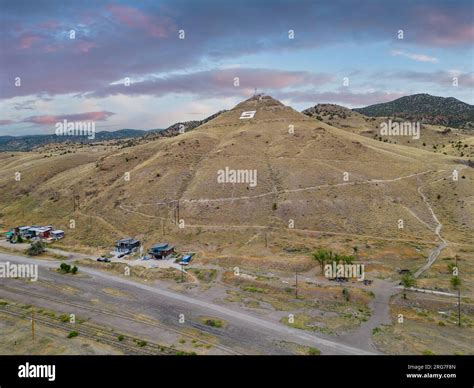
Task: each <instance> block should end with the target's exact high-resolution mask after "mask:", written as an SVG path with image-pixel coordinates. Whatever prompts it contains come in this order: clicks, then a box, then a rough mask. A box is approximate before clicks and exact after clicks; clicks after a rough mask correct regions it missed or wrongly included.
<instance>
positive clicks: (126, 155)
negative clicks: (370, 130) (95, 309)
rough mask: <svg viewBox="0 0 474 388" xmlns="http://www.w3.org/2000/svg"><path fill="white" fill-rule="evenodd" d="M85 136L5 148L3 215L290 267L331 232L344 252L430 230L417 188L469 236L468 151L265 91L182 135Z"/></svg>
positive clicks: (88, 240)
mask: <svg viewBox="0 0 474 388" xmlns="http://www.w3.org/2000/svg"><path fill="white" fill-rule="evenodd" d="M244 112H246V113H244ZM249 112H251V113H249ZM88 147H89V148H88ZM88 147H83V148H79V149H77V150H76V151H74V152H71V153H62V152H59V151H57V152H56V151H55V152H52V153H51V151H49V152H50V153H46V152H29V153H14V154H9V153H8V154H7V153H3V154H0V162H1V163H2V169H1V171H0V196H1V198H2V203H1V207H0V217H1V221H2V222H3V224H4V225H15V224H22V223H24V224H53V225H55V226H56V227H60V228H64V229H66V230H67V234H68V237H67V239H66V240H64V242H62V244H73V245H74V244H79V245H81V246H83V247H91V246H97V247H105V248H106V247H109V248H110V247H111V245H112V244H113V242H114V240H115V239H118V238H121V237H123V236H134V237H138V238H140V239H141V240H142V241H144V243H145V245H146V246H149V245H150V244H153V243H156V242H159V241H161V240H166V241H172V242H173V243H175V244H177V245H178V246H179V247H180V249H182V250H192V251H198V252H200V255H201V257H203V258H204V257H214V258H216V257H227V258H228V260H231V262H235V260H236V258H239V260H251V258H255V257H262V258H265V260H266V263H268V265H287V264H286V261H282V259H280V257H285V253H284V252H285V251H286V250H287V249H292V250H294V249H296V250H300V249H312V248H315V247H317V246H319V245H320V244H321V243H322V241H323V240H324V241H330V242H328V243H329V244H334V245H335V246H340V247H342V249H349V247H350V245H349V246H348V244H355V243H356V242H357V241H360V242H361V243H362V242H364V244H366V243H367V242H368V241H371V239H385V240H386V241H392V242H393V243H394V244H395V243H399V244H402V242H403V244H406V241H411V242H412V243H413V244H415V245H417V246H422V245H423V244H426V242H429V241H434V239H435V238H436V236H435V235H434V232H433V230H434V228H435V226H436V223H435V221H434V219H433V217H432V214H431V212H430V210H429V208H428V207H427V206H426V203H425V202H424V201H423V197H422V196H421V195H420V193H419V192H418V189H419V188H421V187H422V188H423V192H424V194H425V195H426V196H427V198H429V200H430V201H431V203H432V206H433V208H434V209H435V212H436V214H437V216H438V218H439V219H440V221H441V222H443V225H444V226H443V233H444V236H445V237H446V238H449V239H450V240H451V241H455V242H458V243H463V242H465V241H468V240H469V238H470V237H469V236H470V235H471V234H472V229H473V220H474V217H472V214H473V203H472V190H471V189H470V187H472V186H471V184H472V179H473V178H474V176H473V174H472V169H470V168H467V167H466V166H465V165H464V164H463V163H464V160H457V159H454V158H452V157H450V156H447V155H442V154H434V153H432V152H428V151H425V150H422V149H416V148H412V147H407V146H403V145H399V144H389V143H384V142H380V141H378V140H375V139H372V138H367V137H364V136H360V135H359V134H357V133H353V132H350V131H347V130H344V129H340V128H337V127H335V126H332V125H329V124H327V123H323V122H321V121H319V120H316V119H313V118H310V117H308V116H305V115H303V114H301V113H299V112H297V111H295V110H294V109H292V108H291V107H288V106H285V105H283V104H281V103H280V102H279V101H277V100H275V99H273V98H271V97H269V96H255V97H252V98H250V99H248V100H246V101H244V102H242V103H240V104H238V105H237V106H235V107H234V108H233V109H231V110H229V111H226V112H224V113H221V114H219V115H218V116H217V117H215V118H214V119H212V120H209V121H207V122H206V123H205V124H203V125H201V126H199V127H197V128H195V129H194V130H192V131H189V132H185V133H184V134H180V135H179V136H173V137H159V138H157V139H153V140H150V141H146V142H142V143H140V144H137V145H132V146H130V147H127V148H123V149H117V148H113V149H109V148H104V147H99V146H88ZM466 162H467V161H466ZM454 168H458V169H460V170H461V169H462V175H463V176H465V178H463V179H461V178H460V179H459V182H458V183H454V182H452V180H450V179H446V177H448V178H449V174H450V171H452V170H453V169H454ZM15 172H21V180H20V181H15V180H14V179H13V177H14V176H15ZM236 174H237V175H236ZM236 176H237V177H238V178H236ZM126 177H128V178H126ZM221 178H223V179H221ZM251 178H252V179H251ZM253 178H254V179H253ZM443 178H445V179H443ZM73 194H75V195H76V196H78V197H79V200H78V202H79V208H77V207H76V208H74V206H73V205H74V201H73V200H72V199H71V198H72V195H73ZM438 196H439V198H443V201H442V202H441V201H440V200H437V198H438ZM470 198H471V199H470ZM71 219H74V220H75V222H76V227H75V229H69V226H68V225H69V222H70V220H71ZM399 219H404V220H405V227H404V228H403V229H400V228H398V227H397V222H398V220H399ZM178 221H180V222H178ZM179 225H181V226H182V227H178V226H179ZM370 236H372V237H370ZM249 241H250V243H249ZM377 246H378V247H379V248H381V247H382V245H377ZM344 247H345V248H344ZM396 257H398V256H396ZM231 258H232V259H231ZM232 260H233V261H232ZM252 260H253V259H252ZM420 260H421V258H420ZM270 263H273V264H270ZM283 263H285V264H283ZM415 264H416V263H415V262H413V265H415Z"/></svg>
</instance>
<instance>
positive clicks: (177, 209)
mask: <svg viewBox="0 0 474 388" xmlns="http://www.w3.org/2000/svg"><path fill="white" fill-rule="evenodd" d="M176 212H177V214H178V220H177V221H178V222H177V224H178V225H179V200H178V202H177V204H176Z"/></svg>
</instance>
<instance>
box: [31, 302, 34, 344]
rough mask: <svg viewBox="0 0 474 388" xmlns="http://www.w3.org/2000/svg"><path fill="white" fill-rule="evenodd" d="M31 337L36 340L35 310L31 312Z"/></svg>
mask: <svg viewBox="0 0 474 388" xmlns="http://www.w3.org/2000/svg"><path fill="white" fill-rule="evenodd" d="M31 336H32V337H33V341H34V340H35V310H34V309H32V310H31Z"/></svg>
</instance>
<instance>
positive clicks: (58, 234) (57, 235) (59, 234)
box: [50, 229, 64, 240]
mask: <svg viewBox="0 0 474 388" xmlns="http://www.w3.org/2000/svg"><path fill="white" fill-rule="evenodd" d="M50 235H51V238H52V239H53V240H60V239H62V238H64V231H63V230H59V229H58V230H52V231H51V233H50Z"/></svg>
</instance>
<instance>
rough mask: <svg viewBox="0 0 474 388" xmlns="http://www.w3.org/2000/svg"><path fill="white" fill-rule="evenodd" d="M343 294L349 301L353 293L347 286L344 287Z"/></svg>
mask: <svg viewBox="0 0 474 388" xmlns="http://www.w3.org/2000/svg"><path fill="white" fill-rule="evenodd" d="M342 295H344V299H345V300H346V302H349V299H350V298H351V294H350V292H349V290H348V289H347V288H343V289H342Z"/></svg>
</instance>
